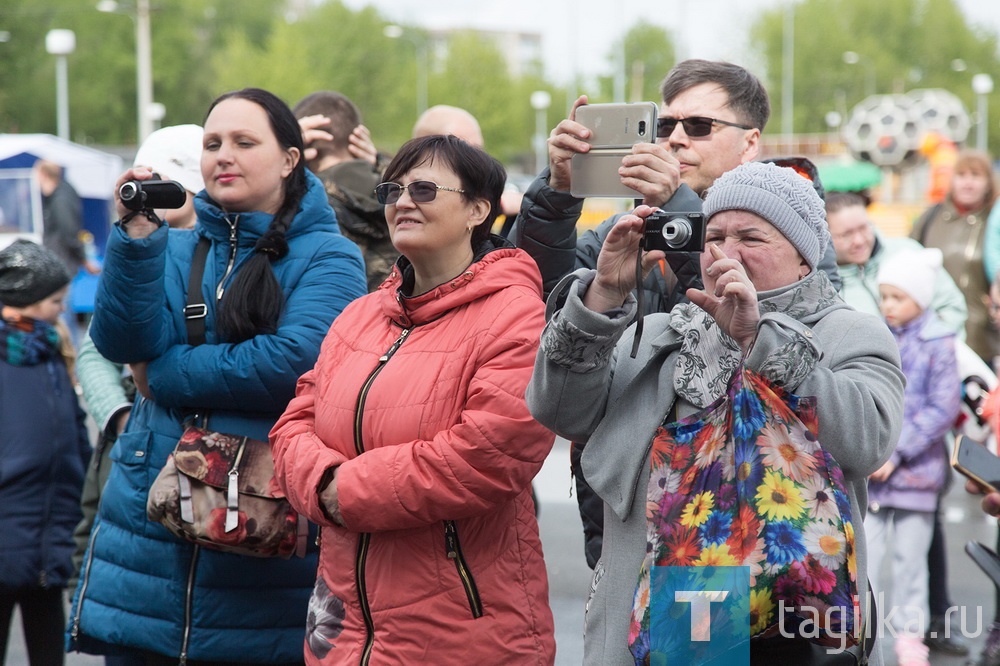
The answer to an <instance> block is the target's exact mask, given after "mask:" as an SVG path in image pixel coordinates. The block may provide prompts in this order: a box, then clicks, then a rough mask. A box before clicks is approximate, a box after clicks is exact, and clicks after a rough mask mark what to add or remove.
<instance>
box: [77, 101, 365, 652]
mask: <svg viewBox="0 0 1000 666" xmlns="http://www.w3.org/2000/svg"><path fill="white" fill-rule="evenodd" d="M204 127H205V136H204V144H203V147H204V150H203V152H202V160H201V170H202V175H203V177H204V180H205V190H204V191H202V192H201V193H199V194H198V196H197V197H196V199H195V208H196V210H197V215H198V222H197V225H196V226H195V229H194V232H193V233H192V232H190V231H176V230H173V229H169V228H168V227H167V225H166V224H165V223H161V222H160V221H159V220H157V219H148V218H147V217H145V216H143V215H141V214H140V215H135V216H132V217H131V219H128V216H127V214H128V211H127V210H126V208H125V207H124V206H123V205H122V204H121V202H120V201H118V202H117V203H118V212H119V214H120V215H122V216H123V219H122V220H121V221H119V222H118V223H117V224H116V225H115V227H114V229H112V232H111V237H110V239H109V241H108V248H107V252H106V258H105V264H104V273H103V275H102V278H101V283H100V286H99V288H98V293H97V299H96V307H95V313H94V319H93V323H92V325H91V337H92V338H93V341H94V344H95V345H96V347H97V349H98V350H99V351H100V352H101V353H102V354H103V355H104V356H105V357H107V358H108V359H109V360H112V361H115V362H119V363H129V364H130V365H131V366H132V373H133V376H134V378H135V380H136V386H137V389H138V391H139V394H140V395H139V397H138V398H137V401H136V404H135V406H134V408H133V410H132V415H131V417H130V419H129V422H128V426H127V427H126V429H125V431H124V432H123V433H122V435H121V436H120V437H119V439H118V441H117V443H116V444H115V447H114V449H113V450H112V452H111V459H112V461H113V463H114V464H113V467H112V471H111V474H110V476H109V478H108V482H107V486H106V487H105V491H104V496H103V498H102V501H101V506H100V509H99V510H98V515H97V519H96V521H95V523H94V527H93V529H92V530H91V533H90V541H89V545H88V547H87V553H86V555H85V556H84V561H83V566H82V571H81V575H80V583H79V585H78V586H77V590H76V594H75V597H74V600H73V605H72V608H71V615H70V621H69V628H68V638H67V643H68V648H69V649H71V650H79V651H83V652H89V653H95V654H106V655H107V654H124V655H129V656H133V657H136V658H139V659H142V660H144V662H145V663H147V664H160V663H164V664H165V663H172V664H176V663H178V661H180V662H181V663H185V662H186V663H187V664H188V665H192V664H200V663H211V664H237V663H238V664H245V663H266V664H286V663H301V661H302V654H303V638H304V636H305V628H306V614H307V610H308V600H309V594H310V592H311V590H312V587H313V582H314V577H315V572H316V554H315V552H310V553H307V554H306V556H305V557H302V558H300V557H292V558H291V559H289V560H284V559H277V558H256V557H249V556H243V555H235V554H231V553H223V552H219V551H215V550H209V549H206V548H203V547H200V546H196V545H193V544H191V543H188V542H186V541H183V540H181V539H178V538H176V537H174V536H172V535H171V534H170V533H169V532H168V531H167V530H166V529H165V528H164V527H163V526H162V525H161V524H159V523H157V522H152V521H150V520H149V519H148V518H147V515H146V501H147V496H148V495H149V490H150V486H151V485H152V483H153V480H154V479H155V478H156V476H157V474H158V472H159V470H160V469H161V468H162V467H163V465H164V463H165V462H166V460H167V456H168V455H169V454H170V453H171V451H172V450H173V448H174V446H175V445H176V444H177V441H178V439H179V438H180V436H181V433H182V432H183V429H184V425H185V421H186V420H188V419H189V417H191V416H192V415H193V414H194V413H198V414H206V413H207V414H208V423H207V427H208V428H209V429H211V430H215V431H219V432H224V433H230V434H235V435H246V436H248V437H252V438H254V439H260V440H266V439H267V433H268V431H269V430H270V428H271V426H273V425H274V423H275V421H276V420H277V418H278V417H279V416H280V415H281V413H282V411H283V410H284V408H285V406H286V404H287V403H288V401H289V400H290V399H291V398H292V397H293V395H294V393H295V382H296V380H297V378H298V376H299V375H300V374H302V373H303V372H305V371H306V370H308V369H309V368H311V367H312V365H313V364H314V363H315V361H316V358H317V356H318V354H319V348H320V343H321V342H322V340H323V337H324V335H325V333H326V331H327V329H328V328H329V326H330V324H331V322H332V321H333V319H334V317H336V316H337V314H338V313H340V311H341V310H342V309H343V308H344V306H346V305H347V304H348V303H349V302H350V301H352V300H354V299H355V298H357V297H358V296H361V295H363V294H364V293H365V292H366V291H367V290H366V286H365V270H364V263H363V260H362V258H361V253H360V251H359V250H358V248H357V246H355V245H354V244H353V243H351V242H350V241H348V240H347V239H346V238H344V237H343V236H341V235H340V232H339V230H338V228H337V223H336V218H335V217H334V214H333V211H332V210H331V209H330V206H329V205H328V203H327V199H326V194H325V192H324V190H323V186H322V184H321V183H320V182H319V180H318V179H317V178H316V177H315V176H313V175H312V174H310V173H309V172H307V171H306V169H305V166H304V161H303V159H302V152H303V145H302V138H301V134H300V130H299V125H298V124H297V122H296V120H295V117H294V116H293V115H292V113H291V111H290V110H289V109H288V107H287V106H286V105H285V104H284V103H283V102H282V101H281V100H279V99H278V98H277V97H275V96H274V95H272V94H271V93H268V92H266V91H263V90H259V89H254V88H248V89H245V90H241V91H238V92H232V93H227V94H225V95H222V96H221V97H220V98H218V99H217V100H216V101H215V102H214V103H213V104H212V106H211V108H210V109H209V113H208V116H207V118H206V120H205V123H204ZM151 177H152V172H151V171H150V170H149V169H144V168H141V167H137V168H133V169H130V170H129V171H127V172H125V174H123V175H122V177H121V178H120V179H119V181H118V183H117V186H116V191H117V187H120V186H121V185H122V184H123V183H124V182H126V181H128V180H132V179H137V180H145V179H149V178H151ZM202 238H207V239H208V240H209V241H210V249H209V253H208V259H207V262H206V265H205V270H204V276H203V278H202V280H201V284H199V285H194V286H193V288H197V289H200V290H201V295H202V296H203V298H204V302H205V304H206V306H207V313H206V316H205V330H206V332H205V343H204V344H201V345H197V346H193V345H192V344H190V343H189V341H188V338H187V330H186V326H185V317H184V307H185V304H186V298H187V292H188V290H189V285H188V282H189V276H190V274H191V263H192V257H193V254H194V250H195V246H196V245H197V244H198V242H199V240H200V239H202Z"/></svg>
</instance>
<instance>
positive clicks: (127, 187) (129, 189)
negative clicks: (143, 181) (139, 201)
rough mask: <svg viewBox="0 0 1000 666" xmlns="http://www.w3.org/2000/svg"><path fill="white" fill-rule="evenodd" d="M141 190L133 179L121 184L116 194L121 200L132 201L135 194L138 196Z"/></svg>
mask: <svg viewBox="0 0 1000 666" xmlns="http://www.w3.org/2000/svg"><path fill="white" fill-rule="evenodd" d="M141 192H142V190H141V189H139V185H137V184H136V183H134V182H133V181H129V182H127V183H125V184H124V185H122V186H121V188H119V190H118V196H119V197H120V198H121V200H122V201H123V202H124V201H132V200H133V199H135V198H136V197H137V196H139V194H140V193H141Z"/></svg>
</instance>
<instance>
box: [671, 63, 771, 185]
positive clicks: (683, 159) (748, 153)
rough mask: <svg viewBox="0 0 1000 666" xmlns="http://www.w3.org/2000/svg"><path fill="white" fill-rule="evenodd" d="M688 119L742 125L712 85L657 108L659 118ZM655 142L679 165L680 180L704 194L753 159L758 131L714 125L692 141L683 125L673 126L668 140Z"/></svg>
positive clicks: (725, 97)
mask: <svg viewBox="0 0 1000 666" xmlns="http://www.w3.org/2000/svg"><path fill="white" fill-rule="evenodd" d="M692 116H704V117H708V118H716V119H718V120H727V121H729V122H732V123H741V124H742V123H745V122H746V121H745V120H744V119H742V118H737V117H736V114H735V113H733V111H732V109H730V108H729V95H727V94H726V92H725V91H724V90H722V88H720V87H719V86H718V85H716V84H714V83H699V84H698V85H696V86H693V87H691V88H688V89H687V90H685V91H684V92H682V93H681V94H679V95H677V97H675V98H674V99H673V100H672V101H671V102H670V103H669V104H668V103H666V102H664V103H663V106H662V107H661V108H660V117H661V118H677V119H681V118H690V117H692ZM657 142H658V143H660V144H661V145H667V146H668V147H669V148H670V150H671V152H672V153H673V154H674V156H675V157H676V158H677V160H678V161H679V162H680V163H681V181H683V182H685V183H687V184H688V186H689V187H690V188H691V189H693V190H694V191H695V192H697V193H698V194H704V192H705V190H706V189H708V187H709V186H710V185H711V184H712V183H714V182H715V179H716V178H718V177H719V176H721V175H722V174H724V173H725V172H727V171H730V170H731V169H735V168H736V167H738V166H739V165H741V164H743V163H744V162H749V161H751V160H753V159H754V158H756V157H757V154H758V152H760V130H759V129H750V130H744V129H740V128H738V127H730V126H729V125H720V124H715V125H712V132H711V133H710V134H709V135H708V136H704V137H694V138H692V137H690V136H688V135H687V133H686V132H685V131H684V125H683V124H682V123H677V126H676V127H675V128H674V131H673V133H672V134H671V135H670V136H669V137H661V138H658V139H657Z"/></svg>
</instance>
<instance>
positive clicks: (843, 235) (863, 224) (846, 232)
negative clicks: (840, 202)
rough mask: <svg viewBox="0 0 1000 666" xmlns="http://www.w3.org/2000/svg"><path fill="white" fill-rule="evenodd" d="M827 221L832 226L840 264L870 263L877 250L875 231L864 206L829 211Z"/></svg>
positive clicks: (834, 245)
mask: <svg viewBox="0 0 1000 666" xmlns="http://www.w3.org/2000/svg"><path fill="white" fill-rule="evenodd" d="M826 223H827V225H829V227H830V237H831V238H832V239H833V249H834V250H836V252H837V263H838V264H840V265H841V266H846V265H849V264H855V265H859V266H860V265H864V264H867V263H868V260H869V259H871V256H872V251H874V250H875V231H874V229H872V222H871V220H869V219H868V212H867V211H866V210H865V209H864V207H863V206H847V207H845V208H841V209H840V210H838V211H836V212H834V213H827V215H826Z"/></svg>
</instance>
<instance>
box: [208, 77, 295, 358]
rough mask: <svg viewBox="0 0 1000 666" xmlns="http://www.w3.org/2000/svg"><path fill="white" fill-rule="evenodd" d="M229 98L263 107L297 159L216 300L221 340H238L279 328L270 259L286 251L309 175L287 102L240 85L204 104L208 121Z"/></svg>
mask: <svg viewBox="0 0 1000 666" xmlns="http://www.w3.org/2000/svg"><path fill="white" fill-rule="evenodd" d="M227 99H244V100H247V101H248V102H253V103H254V104H256V105H257V106H259V107H260V108H262V109H263V110H264V112H265V113H266V114H267V119H268V122H269V123H270V125H271V131H273V132H274V137H275V139H277V141H278V144H279V145H280V146H281V147H282V148H284V149H285V150H288V149H289V148H296V149H297V150H298V151H299V159H298V161H296V163H295V166H294V167H292V172H291V173H290V174H288V176H287V177H286V178H285V183H284V197H283V199H282V202H281V207H280V208H279V209H278V212H277V213H275V214H274V219H273V220H271V225H270V226H269V227H268V229H267V231H266V232H264V235H263V236H261V237H260V238H259V239H258V240H257V244H256V246H255V252H254V256H252V257H251V258H250V259H249V260H247V261H246V263H245V264H244V265H243V267H242V268H240V270H239V272H237V273H236V277H234V278H233V283H232V284H231V285H230V286H229V288H228V289H226V291H225V295H224V296H223V298H222V302H221V303H220V304H219V313H218V317H217V321H218V328H219V332H220V334H221V335H222V337H223V339H224V340H225V341H226V342H242V341H244V340H249V339H250V338H252V337H254V336H255V335H257V334H259V333H274V332H275V331H276V330H277V328H278V319H279V318H280V317H281V310H282V309H283V308H284V304H285V297H284V293H283V292H282V290H281V285H280V284H278V280H277V278H276V277H275V275H274V270H273V268H272V266H271V262H273V261H277V260H278V259H281V258H282V257H284V256H285V255H286V254H288V242H287V241H286V240H285V235H286V233H287V232H288V227H289V226H290V225H291V223H292V220H293V219H294V218H295V215H296V213H298V210H299V204H300V203H301V202H302V197H304V196H305V193H306V189H307V188H308V178H307V176H306V166H305V159H303V157H302V154H303V152H304V150H305V147H304V146H303V145H302V130H301V129H300V128H299V123H298V121H297V120H296V119H295V116H294V115H293V114H292V110H291V109H289V108H288V105H287V104H285V103H284V102H283V101H281V99H280V98H279V97H278V96H277V95H275V94H274V93H270V92H268V91H266V90H261V89H260V88H244V89H243V90H236V91H233V92H228V93H225V94H223V95H220V96H219V97H217V98H216V99H215V101H214V102H212V105H211V106H210V107H208V113H207V114H205V118H206V120H207V119H208V116H209V115H210V114H211V113H212V110H213V109H214V108H215V107H216V106H218V105H219V104H220V103H221V102H223V101H225V100H227Z"/></svg>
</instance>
